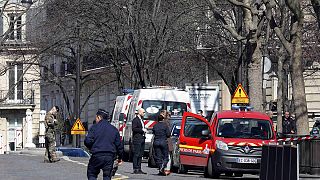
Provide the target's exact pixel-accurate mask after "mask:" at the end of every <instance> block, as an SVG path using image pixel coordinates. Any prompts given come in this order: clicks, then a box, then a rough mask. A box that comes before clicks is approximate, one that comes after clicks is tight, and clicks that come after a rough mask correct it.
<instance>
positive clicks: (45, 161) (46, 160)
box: [43, 159, 51, 163]
mask: <svg viewBox="0 0 320 180" xmlns="http://www.w3.org/2000/svg"><path fill="white" fill-rule="evenodd" d="M43 162H44V163H51V161H50V160H49V159H45V160H44V161H43Z"/></svg>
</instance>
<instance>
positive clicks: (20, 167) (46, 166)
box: [0, 154, 258, 180]
mask: <svg viewBox="0 0 320 180" xmlns="http://www.w3.org/2000/svg"><path fill="white" fill-rule="evenodd" d="M88 160H89V159H88V158H68V157H65V156H64V157H62V159H61V161H59V162H57V163H43V157H42V156H39V155H28V154H9V155H0V169H1V171H0V179H8V180H43V179H49V180H55V179H57V180H64V179H66V180H67V179H68V180H70V179H76V180H82V179H83V180H85V179H86V168H87V164H88ZM142 169H143V170H144V171H145V172H147V173H148V174H147V175H135V174H132V163H127V162H125V163H123V164H122V165H121V166H120V167H119V171H118V172H117V175H116V177H115V178H114V179H136V180H137V179H145V180H148V179H150V180H155V179H181V180H182V179H183V180H188V179H190V180H191V179H192V180H193V179H195V178H197V179H200V180H201V179H206V178H204V177H203V174H202V173H201V172H191V173H188V174H176V173H173V174H171V175H170V176H167V177H163V176H158V175H157V173H158V172H157V169H153V168H148V167H147V163H146V162H144V163H143V164H142ZM246 177H247V178H248V179H249V178H251V179H257V178H258V177H257V176H246ZM99 179H102V177H101V174H100V175H99ZM223 179H225V178H223Z"/></svg>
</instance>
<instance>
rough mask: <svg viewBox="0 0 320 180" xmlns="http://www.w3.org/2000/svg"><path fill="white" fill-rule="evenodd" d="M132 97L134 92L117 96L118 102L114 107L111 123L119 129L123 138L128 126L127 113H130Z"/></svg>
mask: <svg viewBox="0 0 320 180" xmlns="http://www.w3.org/2000/svg"><path fill="white" fill-rule="evenodd" d="M131 99H132V94H127V95H124V96H117V98H116V103H115V105H114V109H113V113H112V118H111V124H112V125H113V126H115V127H116V128H117V129H118V130H119V134H120V138H121V139H122V137H123V135H124V130H125V126H126V121H127V115H128V111H129V105H130V102H131Z"/></svg>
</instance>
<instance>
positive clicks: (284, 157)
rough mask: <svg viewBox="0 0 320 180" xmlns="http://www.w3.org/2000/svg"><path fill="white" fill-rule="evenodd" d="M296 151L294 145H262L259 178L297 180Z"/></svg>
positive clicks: (264, 179)
mask: <svg viewBox="0 0 320 180" xmlns="http://www.w3.org/2000/svg"><path fill="white" fill-rule="evenodd" d="M297 166H298V151H297V146H294V145H264V146H263V147H262V157H261V167H260V179H261V180H297V179H298V176H299V173H298V169H297V168H298V167H297Z"/></svg>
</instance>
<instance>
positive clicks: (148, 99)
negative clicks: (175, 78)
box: [123, 86, 191, 160]
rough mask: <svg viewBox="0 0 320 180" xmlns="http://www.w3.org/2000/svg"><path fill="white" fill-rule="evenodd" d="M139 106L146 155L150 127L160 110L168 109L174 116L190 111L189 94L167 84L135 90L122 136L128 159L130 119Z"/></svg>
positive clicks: (130, 132) (130, 131) (154, 122)
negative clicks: (145, 131) (144, 133)
mask: <svg viewBox="0 0 320 180" xmlns="http://www.w3.org/2000/svg"><path fill="white" fill-rule="evenodd" d="M140 108H143V109H145V112H146V113H145V116H144V125H145V128H147V130H148V132H147V133H146V139H145V156H148V152H149V146H150V144H151V139H152V136H153V134H152V127H153V126H154V125H155V124H156V123H157V118H158V116H159V115H160V111H161V110H167V111H170V112H171V114H172V115H174V116H182V115H183V113H184V112H187V111H191V109H190V98H189V94H188V92H187V91H185V90H180V89H177V88H174V87H167V86H164V87H163V86H157V87H148V88H144V89H137V90H135V91H134V92H133V96H132V100H131V104H130V107H129V112H128V118H127V123H126V127H125V131H124V137H123V143H124V159H125V160H130V159H131V157H132V139H131V138H132V120H133V119H134V118H135V117H136V112H137V110H138V109H140Z"/></svg>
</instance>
